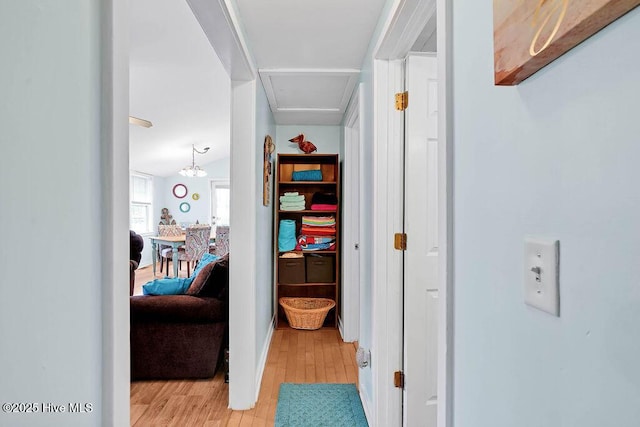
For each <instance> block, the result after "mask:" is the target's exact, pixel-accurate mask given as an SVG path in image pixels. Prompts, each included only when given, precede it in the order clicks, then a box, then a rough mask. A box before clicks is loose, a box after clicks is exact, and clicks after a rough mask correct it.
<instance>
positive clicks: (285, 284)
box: [278, 282, 336, 286]
mask: <svg viewBox="0 0 640 427" xmlns="http://www.w3.org/2000/svg"><path fill="white" fill-rule="evenodd" d="M335 285H336V282H314V283H310V282H304V283H278V286H335Z"/></svg>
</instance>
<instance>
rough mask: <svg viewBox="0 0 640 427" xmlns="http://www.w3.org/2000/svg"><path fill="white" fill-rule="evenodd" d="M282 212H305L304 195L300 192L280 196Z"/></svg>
mask: <svg viewBox="0 0 640 427" xmlns="http://www.w3.org/2000/svg"><path fill="white" fill-rule="evenodd" d="M280 210H282V211H303V210H304V194H298V192H297V191H296V192H290V193H284V195H283V196H280Z"/></svg>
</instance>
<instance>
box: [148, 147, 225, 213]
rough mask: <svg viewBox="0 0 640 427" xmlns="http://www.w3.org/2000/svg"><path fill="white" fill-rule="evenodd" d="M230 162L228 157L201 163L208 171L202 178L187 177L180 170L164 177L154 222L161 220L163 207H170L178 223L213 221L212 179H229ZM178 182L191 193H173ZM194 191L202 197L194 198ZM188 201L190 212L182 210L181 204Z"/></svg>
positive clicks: (170, 211)
mask: <svg viewBox="0 0 640 427" xmlns="http://www.w3.org/2000/svg"><path fill="white" fill-rule="evenodd" d="M229 164H230V159H229V158H228V157H226V158H224V159H220V160H217V161H215V162H211V163H207V164H205V165H201V167H202V168H203V169H204V170H205V171H207V176H204V177H202V178H196V177H194V178H186V177H183V176H181V175H178V172H177V171H176V173H175V174H174V175H170V176H167V177H165V178H164V186H163V189H162V194H161V195H160V199H159V202H161V204H160V205H157V206H156V207H155V210H156V212H155V216H154V223H155V224H157V223H158V222H160V214H161V210H162V208H169V213H170V214H171V215H173V219H175V220H176V222H177V223H178V224H180V223H182V222H186V223H195V222H196V221H199V222H200V223H201V224H205V223H206V224H209V223H210V222H211V180H215V179H226V180H228V179H229V176H230V175H229ZM176 184H184V185H185V186H186V187H187V190H188V192H189V194H187V196H186V197H184V198H182V199H178V198H177V197H175V196H174V195H173V187H174V185H176ZM194 193H198V194H199V195H200V198H199V199H198V200H193V198H192V196H193V194H194ZM182 202H187V203H189V205H190V206H191V209H190V210H189V212H181V211H180V204H181V203H182Z"/></svg>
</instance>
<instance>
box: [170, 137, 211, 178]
mask: <svg viewBox="0 0 640 427" xmlns="http://www.w3.org/2000/svg"><path fill="white" fill-rule="evenodd" d="M207 151H209V147H204V148H203V149H202V151H200V150H197V149H196V147H195V145H193V144H191V165H190V166H185V167H183V168H182V169H181V170H180V172H178V173H179V174H180V175H182V176H186V177H188V178H192V177H194V176H195V177H198V178H200V177H203V176H207V172H206V171H205V170H204V169H202V168H201V167H200V166H197V165H196V153H198V154H204V153H206V152H207Z"/></svg>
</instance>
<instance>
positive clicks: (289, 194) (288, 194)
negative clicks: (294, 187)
mask: <svg viewBox="0 0 640 427" xmlns="http://www.w3.org/2000/svg"><path fill="white" fill-rule="evenodd" d="M298 194H300V193H298V192H297V191H288V192H286V193H284V195H285V196H297V195H298Z"/></svg>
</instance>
